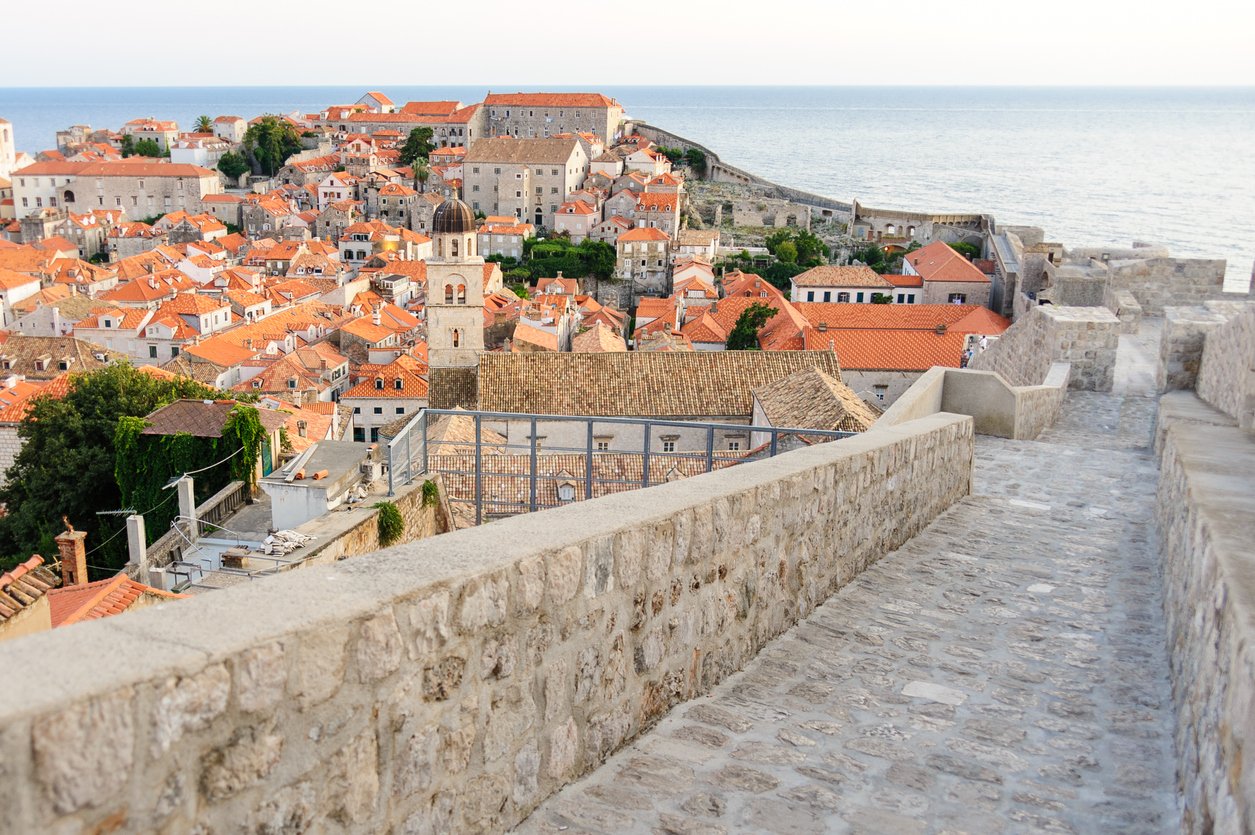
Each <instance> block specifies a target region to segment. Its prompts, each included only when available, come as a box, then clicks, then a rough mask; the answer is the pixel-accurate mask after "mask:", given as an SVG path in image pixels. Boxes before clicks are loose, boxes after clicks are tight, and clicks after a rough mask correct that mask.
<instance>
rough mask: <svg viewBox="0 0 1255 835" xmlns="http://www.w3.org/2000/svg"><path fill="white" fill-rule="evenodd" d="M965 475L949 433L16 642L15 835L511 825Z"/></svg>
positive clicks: (11, 811)
mask: <svg viewBox="0 0 1255 835" xmlns="http://www.w3.org/2000/svg"><path fill="white" fill-rule="evenodd" d="M972 456H973V421H972V419H970V418H968V417H962V416H957V415H947V414H935V415H932V416H929V417H923V418H921V419H918V420H914V421H909V422H904V423H899V424H897V425H894V426H888V425H886V426H884V427H878V428H875V429H873V430H872V431H870V432H867V433H864V434H863V435H860V436H857V437H854V438H850V439H846V440H842V441H838V442H834V443H829V444H822V445H817V446H814V447H810V448H806V449H801V450H797V451H794V452H790V453H786V454H784V455H781V456H778V457H776V458H772V459H769V460H764V461H758V462H753V463H747V464H744V465H741V466H738V467H734V468H731V469H728V470H723V471H718V472H714V473H710V474H706V475H701V476H696V477H694V478H690V479H686V480H684V481H680V482H674V483H669V484H664V485H660V486H657V487H653V488H650V489H648V490H639V491H633V492H629V493H622V494H618V495H614V496H608V497H604V498H599V499H594V500H591V501H587V502H580V503H576V504H573V505H570V506H568V507H564V508H559V509H556V510H551V511H546V512H543V513H536V514H528V515H523V516H516V517H512V518H510V519H506V520H502V521H499V522H493V523H491V524H488V525H484V526H481V527H478V528H474V529H470V530H464V531H458V532H455V533H451V534H448V535H445V536H440V537H435V538H432V539H426V540H422V541H419V542H415V543H410V544H407V545H403V546H398V547H394V548H391V549H388V550H385V551H380V552H378V553H374V554H369V555H366V556H362V557H358V558H356V559H353V560H347V561H343V562H336V563H334V564H331V565H323V566H315V567H311V568H308V569H305V570H302V571H297V572H287V573H284V574H280V575H275V576H272V577H268V578H264V579H260V580H257V581H255V582H252V583H250V584H247V585H243V586H237V587H233V588H230V589H226V590H223V591H219V592H215V593H214V594H212V595H202V596H198V597H194V598H192V599H188V600H179V601H172V602H171V603H168V604H162V605H157V606H153V607H149V608H147V609H145V610H143V611H139V612H136V613H133V614H128V615H127V616H125V617H120V618H111V619H106V620H101V621H95V622H91V623H86V624H81V625H76V626H71V627H66V628H64V629H59V630H54V631H52V632H49V633H44V634H40V635H35V636H30V637H27V638H24V639H23V640H21V641H10V642H5V643H4V644H3V645H0V669H4V670H5V671H6V683H5V687H4V688H2V689H0V808H3V809H4V815H2V816H0V832H5V833H8V832H23V833H24V832H35V831H39V832H45V831H47V832H52V831H58V832H60V831H67V832H68V831H115V830H125V831H189V830H192V829H194V828H199V829H201V830H202V831H238V830H244V831H305V830H307V829H309V828H311V827H313V826H315V825H317V826H318V827H319V828H321V829H324V830H330V831H372V832H381V831H406V832H424V831H449V830H457V831H479V830H485V829H503V828H507V827H509V826H511V825H513V824H514V823H516V822H518V821H519V820H521V819H522V818H523V817H524V816H525V815H526V814H527V813H528V812H529V811H530V810H531V809H533V808H534V807H535V806H536V804H537V803H538V802H539V801H540V800H541V799H543V798H544V797H546V796H547V795H549V794H551V793H552V792H553V791H555V790H556V789H557V788H559V787H560V786H562V785H563V784H564V783H566V782H569V781H570V780H572V779H574V778H576V777H578V776H579V775H581V774H583V773H585V772H587V771H588V770H590V769H591V768H593V767H595V766H596V765H597V764H598V763H600V762H601V761H602V760H604V759H605V757H607V756H608V755H609V754H610V753H611V752H612V751H614V750H615V749H616V748H618V747H620V746H621V745H623V744H624V742H625V741H627V740H629V739H631V738H632V737H634V736H635V735H636V734H638V733H640V732H641V730H643V729H644V728H647V727H648V726H650V725H651V724H652V723H653V722H655V721H656V720H657V719H658V717H660V716H661V715H662V714H663V713H665V712H666V711H667V710H668V709H669V708H670V707H671V706H673V705H675V704H676V703H678V702H680V701H683V700H685V699H689V698H692V697H694V696H696V695H698V694H701V693H705V692H707V691H708V690H709V689H710V688H711V687H712V686H713V685H714V684H716V683H717V682H719V681H720V680H721V679H723V678H725V677H726V676H727V675H728V674H730V673H731V672H733V671H735V670H737V669H738V668H740V666H741V665H742V664H744V663H745V661H746V660H747V659H749V658H750V657H752V656H753V655H754V654H755V653H756V652H757V651H758V649H759V648H761V647H762V646H763V645H764V644H765V643H766V642H768V641H770V640H771V639H772V638H773V637H775V636H777V635H779V634H780V633H781V632H783V631H784V630H786V629H788V628H789V627H790V626H791V625H792V624H794V623H795V622H797V620H798V619H800V618H802V617H805V616H806V615H807V614H809V613H810V612H811V611H812V610H813V609H814V608H815V607H816V606H817V605H818V604H819V603H820V602H822V601H823V600H824V599H825V598H827V597H828V596H829V595H830V594H831V593H832V592H833V591H834V590H836V589H837V588H839V587H840V586H842V585H843V584H844V583H846V582H848V581H849V580H850V579H851V578H852V577H854V576H856V575H857V574H859V572H861V571H862V570H863V569H864V568H866V567H867V566H868V565H870V564H871V563H873V562H875V561H876V560H878V559H880V558H881V557H882V556H883V555H885V554H887V553H889V552H891V551H892V550H893V549H895V548H897V547H898V546H900V545H902V544H903V543H904V542H906V541H907V540H908V539H910V538H911V537H912V536H914V535H915V534H916V533H918V532H919V531H920V530H922V529H923V528H924V527H925V526H926V525H927V524H928V523H929V522H930V521H931V520H932V519H933V518H935V517H936V516H937V514H939V513H940V512H941V511H943V510H944V509H945V508H947V507H949V506H950V505H951V504H952V503H953V502H955V501H956V500H958V499H960V498H962V497H963V496H965V495H967V494H968V492H969V490H970V483H971V466H972ZM315 822H316V823H315Z"/></svg>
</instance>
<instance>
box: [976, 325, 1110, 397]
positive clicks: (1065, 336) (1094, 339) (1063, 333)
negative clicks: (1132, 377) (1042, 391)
mask: <svg viewBox="0 0 1255 835" xmlns="http://www.w3.org/2000/svg"><path fill="white" fill-rule="evenodd" d="M1119 342H1120V320H1119V319H1118V318H1116V315H1115V314H1114V313H1112V312H1111V311H1110V310H1107V309H1106V308H1105V307H1058V306H1055V305H1040V306H1038V307H1034V308H1031V309H1030V310H1028V311H1027V312H1026V313H1025V315H1024V316H1021V317H1020V318H1019V319H1018V320H1017V321H1016V322H1015V324H1013V325H1012V326H1011V327H1010V328H1008V329H1007V330H1006V331H1005V332H1004V333H1003V334H1002V335H1001V336H1000V337H999V338H998V339H997V340H996V341H994V342H992V343H991V344H990V345H989V347H988V348H986V349H985V350H984V351H980V352H978V353H976V354H975V355H974V356H973V357H972V359H971V361H970V362H968V368H971V369H974V370H978V371H995V372H997V373H998V374H1001V375H1002V377H1003V379H1005V380H1006V381H1007V382H1008V383H1010V384H1012V385H1014V386H1035V385H1040V384H1041V383H1042V382H1043V381H1044V380H1045V379H1046V375H1047V374H1048V373H1049V372H1050V368H1051V366H1052V365H1053V364H1054V363H1056V362H1065V363H1068V364H1069V365H1070V366H1071V372H1070V377H1069V381H1068V385H1069V387H1070V388H1073V389H1080V390H1082V391H1111V387H1112V384H1113V383H1114V381H1115V364H1116V348H1117V347H1118V345H1119Z"/></svg>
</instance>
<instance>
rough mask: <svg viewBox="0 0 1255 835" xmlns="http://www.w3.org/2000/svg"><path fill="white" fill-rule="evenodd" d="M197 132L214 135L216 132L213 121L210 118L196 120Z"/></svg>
mask: <svg viewBox="0 0 1255 835" xmlns="http://www.w3.org/2000/svg"><path fill="white" fill-rule="evenodd" d="M196 132H197V133H213V132H214V123H213V120H212V119H210V118H209V117H208V116H200V117H198V118H197V119H196Z"/></svg>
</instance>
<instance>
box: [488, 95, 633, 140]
mask: <svg viewBox="0 0 1255 835" xmlns="http://www.w3.org/2000/svg"><path fill="white" fill-rule="evenodd" d="M483 107H484V109H485V110H486V111H488V119H487V127H488V133H487V135H488V136H503V135H504V136H512V137H516V138H519V139H537V138H545V137H550V136H554V135H555V134H559V133H592V134H594V135H596V136H597V138H598V139H600V140H601V141H602V142H604V143H612V142H614V141H615V140H616V139H618V138H619V136H620V132H621V128H622V125H623V106H622V105H620V104H619V103H618V102H617V101H615V100H614V99H611V98H607V97H606V96H603V95H601V94H600V93H489V94H488V95H487V96H486V97H485V98H484V104H483Z"/></svg>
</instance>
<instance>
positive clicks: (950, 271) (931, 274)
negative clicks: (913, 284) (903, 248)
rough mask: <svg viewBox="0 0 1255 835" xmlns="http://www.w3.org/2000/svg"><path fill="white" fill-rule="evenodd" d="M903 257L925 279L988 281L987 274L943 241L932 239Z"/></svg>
mask: <svg viewBox="0 0 1255 835" xmlns="http://www.w3.org/2000/svg"><path fill="white" fill-rule="evenodd" d="M905 258H906V260H907V262H908V263H909V264H910V265H911V268H912V269H914V270H915V272H917V273H919V274H920V277H922V278H923V279H924V280H925V281H961V282H970V283H976V284H988V283H989V276H987V275H985V274H984V273H982V272H981V271H980V270H978V269H976V266H975V265H974V264H973V263H972V262H971V261H969V260H967V259H966V258H964V257H963V256H962V255H960V254H959V253H958V252H955V250H954V249H953V248H952V247H951V246H950V245H949V244H947V243H945V242H943V241H933V242H932V243H930V244H929V245H928V246H925V247H921V248H920V249H917V250H915V251H914V252H908V253H907V254H906V256H905Z"/></svg>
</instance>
